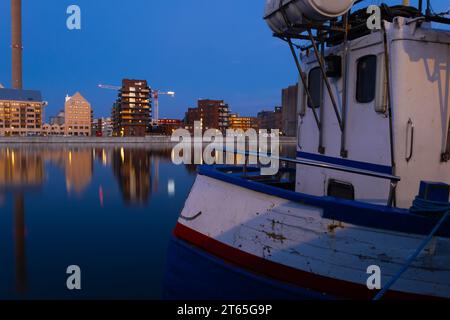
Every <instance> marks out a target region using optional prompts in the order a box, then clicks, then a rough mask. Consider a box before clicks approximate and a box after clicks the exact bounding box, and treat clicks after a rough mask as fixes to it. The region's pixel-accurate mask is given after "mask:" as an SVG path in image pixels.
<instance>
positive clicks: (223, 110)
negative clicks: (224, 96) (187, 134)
mask: <svg viewBox="0 0 450 320" xmlns="http://www.w3.org/2000/svg"><path fill="white" fill-rule="evenodd" d="M229 117H230V112H229V106H228V104H227V103H225V102H224V101H223V100H209V99H202V100H198V103H197V108H189V109H188V111H187V112H186V118H185V122H186V128H187V129H188V130H190V131H191V132H193V131H194V129H195V128H194V122H195V121H199V122H201V124H202V129H203V131H206V130H208V129H217V130H220V131H221V132H223V133H225V131H226V129H228V128H229V126H230V123H229Z"/></svg>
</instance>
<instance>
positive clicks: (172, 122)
mask: <svg viewBox="0 0 450 320" xmlns="http://www.w3.org/2000/svg"><path fill="white" fill-rule="evenodd" d="M182 127H183V121H182V120H180V119H159V120H158V128H159V133H161V134H164V135H167V136H170V135H172V133H173V132H174V131H175V130H177V129H179V128H182Z"/></svg>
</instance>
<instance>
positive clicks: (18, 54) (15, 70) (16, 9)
mask: <svg viewBox="0 0 450 320" xmlns="http://www.w3.org/2000/svg"><path fill="white" fill-rule="evenodd" d="M11 22H12V26H11V27H12V28H11V29H12V87H13V88H14V89H22V49H23V48H22V0H11Z"/></svg>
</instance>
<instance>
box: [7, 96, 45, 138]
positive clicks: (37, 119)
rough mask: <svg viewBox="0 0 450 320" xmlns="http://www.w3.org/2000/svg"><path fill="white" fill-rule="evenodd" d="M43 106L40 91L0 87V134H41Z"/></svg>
mask: <svg viewBox="0 0 450 320" xmlns="http://www.w3.org/2000/svg"><path fill="white" fill-rule="evenodd" d="M44 106H45V103H44V102H43V101H42V95H41V92H40V91H35V90H21V89H4V88H0V136H36V135H40V134H42V113H43V109H44Z"/></svg>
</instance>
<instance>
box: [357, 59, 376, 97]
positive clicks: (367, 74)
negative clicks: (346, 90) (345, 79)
mask: <svg viewBox="0 0 450 320" xmlns="http://www.w3.org/2000/svg"><path fill="white" fill-rule="evenodd" d="M376 83H377V56H375V55H370V56H365V57H362V58H360V59H359V60H358V63H357V78H356V101H358V102H359V103H369V102H372V101H373V100H374V99H375V93H376Z"/></svg>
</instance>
